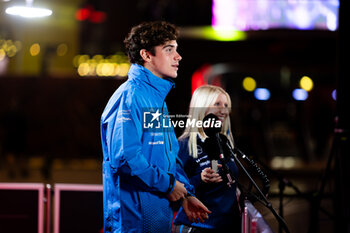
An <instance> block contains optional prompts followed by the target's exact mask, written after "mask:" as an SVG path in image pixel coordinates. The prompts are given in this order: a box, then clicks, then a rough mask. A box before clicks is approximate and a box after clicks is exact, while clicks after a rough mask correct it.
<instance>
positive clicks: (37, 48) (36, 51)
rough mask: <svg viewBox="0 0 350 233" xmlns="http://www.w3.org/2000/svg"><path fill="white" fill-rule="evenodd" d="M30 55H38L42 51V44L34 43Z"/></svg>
mask: <svg viewBox="0 0 350 233" xmlns="http://www.w3.org/2000/svg"><path fill="white" fill-rule="evenodd" d="M29 52H30V55H32V56H33V57H34V56H37V55H38V54H39V53H40V45H39V44H38V43H34V44H32V46H30V49H29Z"/></svg>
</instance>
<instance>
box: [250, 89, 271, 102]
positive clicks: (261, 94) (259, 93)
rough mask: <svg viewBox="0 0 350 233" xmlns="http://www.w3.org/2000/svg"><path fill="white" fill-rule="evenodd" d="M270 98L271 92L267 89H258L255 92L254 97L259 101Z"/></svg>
mask: <svg viewBox="0 0 350 233" xmlns="http://www.w3.org/2000/svg"><path fill="white" fill-rule="evenodd" d="M270 96H271V94H270V91H269V90H268V89H266V88H256V89H255V91H254V97H255V98H256V99H257V100H268V99H270Z"/></svg>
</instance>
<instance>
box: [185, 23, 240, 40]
mask: <svg viewBox="0 0 350 233" xmlns="http://www.w3.org/2000/svg"><path fill="white" fill-rule="evenodd" d="M180 34H181V36H182V37H187V38H193V39H204V40H213V41H239V40H245V39H246V37H247V36H246V33H245V32H242V31H238V30H234V29H233V28H232V27H231V28H226V27H212V26H202V27H186V28H181V33H180Z"/></svg>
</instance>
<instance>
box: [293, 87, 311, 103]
mask: <svg viewBox="0 0 350 233" xmlns="http://www.w3.org/2000/svg"><path fill="white" fill-rule="evenodd" d="M292 95H293V98H294V99H295V100H298V101H305V100H306V99H307V98H308V97H309V95H308V93H307V91H305V90H304V89H301V88H296V89H294V90H293V93H292Z"/></svg>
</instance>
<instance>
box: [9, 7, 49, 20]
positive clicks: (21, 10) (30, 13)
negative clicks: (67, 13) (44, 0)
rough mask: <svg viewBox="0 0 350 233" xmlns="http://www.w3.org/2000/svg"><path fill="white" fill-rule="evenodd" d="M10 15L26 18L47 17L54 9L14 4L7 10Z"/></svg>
mask: <svg viewBox="0 0 350 233" xmlns="http://www.w3.org/2000/svg"><path fill="white" fill-rule="evenodd" d="M5 12H6V13H7V14H9V15H16V16H21V17H24V18H38V17H46V16H50V15H51V14H52V10H50V9H46V8H37V7H30V6H13V7H9V8H7V9H6V10H5Z"/></svg>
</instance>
